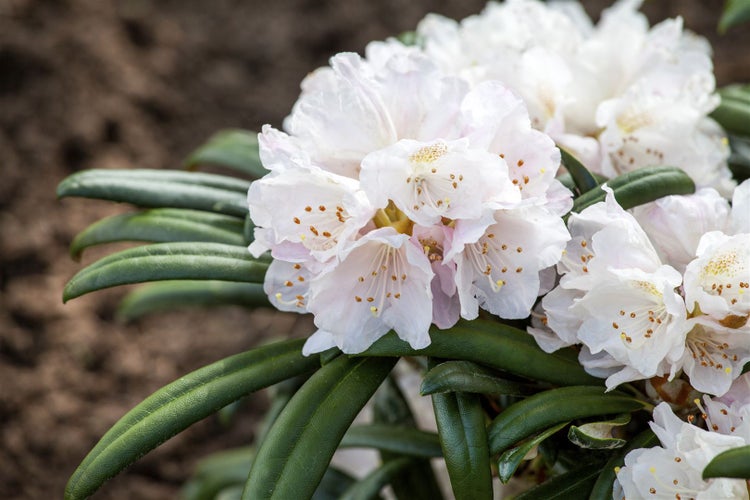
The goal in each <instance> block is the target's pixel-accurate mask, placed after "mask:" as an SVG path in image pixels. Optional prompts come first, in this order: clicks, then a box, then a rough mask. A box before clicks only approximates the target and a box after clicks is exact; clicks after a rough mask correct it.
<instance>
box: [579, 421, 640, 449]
mask: <svg viewBox="0 0 750 500" xmlns="http://www.w3.org/2000/svg"><path fill="white" fill-rule="evenodd" d="M628 423H630V414H629V413H624V414H622V415H619V416H618V417H617V418H614V419H612V420H607V421H606V422H589V423H587V424H583V425H580V426H576V425H571V426H570V429H569V430H568V439H569V440H570V442H571V443H573V444H574V445H576V446H578V447H580V448H586V449H589V450H611V449H613V448H622V447H623V446H625V444H626V443H627V441H626V440H625V439H620V438H616V437H613V436H612V429H614V428H615V427H622V426H623V425H627V424H628Z"/></svg>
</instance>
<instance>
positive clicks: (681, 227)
mask: <svg viewBox="0 0 750 500" xmlns="http://www.w3.org/2000/svg"><path fill="white" fill-rule="evenodd" d="M729 214H730V207H729V203H728V202H727V200H726V199H725V198H723V197H722V196H720V195H719V193H718V192H716V191H715V190H714V189H709V188H704V189H699V190H697V191H696V192H695V194H691V195H687V196H665V197H664V198H660V199H658V200H656V201H654V202H652V203H647V204H645V205H641V206H639V207H636V208H634V209H633V215H634V216H635V218H636V219H637V220H638V223H639V224H640V225H641V227H642V228H643V230H644V231H645V232H646V234H647V235H648V237H649V239H650V240H651V242H652V243H653V244H654V247H655V248H656V250H657V251H658V252H659V257H661V259H662V261H663V262H669V264H670V265H671V266H673V267H674V268H675V269H677V270H678V271H680V272H684V271H685V267H687V265H688V264H689V263H690V261H692V260H693V259H694V258H695V251H696V250H697V249H698V243H699V242H700V239H701V237H703V235H704V234H706V233H708V232H709V231H728V230H729Z"/></svg>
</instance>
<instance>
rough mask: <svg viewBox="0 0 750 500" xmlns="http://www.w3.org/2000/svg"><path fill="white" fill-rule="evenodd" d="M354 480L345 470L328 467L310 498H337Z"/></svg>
mask: <svg viewBox="0 0 750 500" xmlns="http://www.w3.org/2000/svg"><path fill="white" fill-rule="evenodd" d="M355 482H356V480H355V479H354V478H353V477H352V476H350V475H349V474H347V473H346V472H344V471H342V470H340V469H337V468H335V467H328V469H326V473H325V474H323V479H321V481H320V484H319V485H318V489H316V490H315V493H314V494H313V496H312V498H311V499H310V500H339V499H340V498H341V495H343V494H344V492H345V491H346V490H348V489H349V488H350V487H351V486H352V485H353V484H354V483H355ZM375 498H378V499H379V498H380V497H375Z"/></svg>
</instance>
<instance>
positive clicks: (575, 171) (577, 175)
mask: <svg viewBox="0 0 750 500" xmlns="http://www.w3.org/2000/svg"><path fill="white" fill-rule="evenodd" d="M558 149H560V154H561V155H562V163H563V165H564V166H565V168H566V170H567V171H568V173H570V176H571V178H572V179H573V183H574V184H575V187H576V190H577V191H578V194H583V193H585V192H587V191H591V190H592V189H594V188H595V187H596V186H598V185H599V184H600V182H599V181H598V180H597V179H596V177H594V175H593V174H592V173H591V172H589V170H588V169H587V168H586V167H584V166H583V163H581V162H580V160H579V159H578V158H576V157H575V156H573V155H572V154H571V153H569V152H568V151H566V150H565V149H563V148H561V147H559V146H558Z"/></svg>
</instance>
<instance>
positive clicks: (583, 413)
mask: <svg viewBox="0 0 750 500" xmlns="http://www.w3.org/2000/svg"><path fill="white" fill-rule="evenodd" d="M645 406H646V403H643V402H642V401H639V400H637V399H635V398H633V397H632V396H628V395H627V394H624V393H621V392H618V391H612V392H608V393H605V392H604V388H603V387H599V386H581V387H561V388H558V389H551V390H548V391H544V392H540V393H538V394H535V395H533V396H531V397H529V398H526V399H524V400H521V401H518V402H517V403H514V404H512V405H511V406H509V407H508V408H506V409H505V410H504V411H503V412H502V413H500V415H498V416H497V417H496V418H495V420H493V422H492V424H490V427H489V429H488V430H487V434H488V436H489V440H490V451H491V452H492V453H493V454H494V453H502V452H503V451H505V450H507V449H508V448H510V447H511V446H513V445H514V444H515V443H517V442H518V441H520V440H522V439H526V438H527V437H529V436H532V435H534V434H536V433H537V432H541V431H543V430H545V429H548V428H550V427H552V426H553V425H556V424H559V423H561V422H567V421H571V420H575V419H577V418H585V417H593V416H596V415H607V414H613V413H625V412H631V411H635V410H640V409H643V408H644V407H645Z"/></svg>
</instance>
